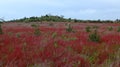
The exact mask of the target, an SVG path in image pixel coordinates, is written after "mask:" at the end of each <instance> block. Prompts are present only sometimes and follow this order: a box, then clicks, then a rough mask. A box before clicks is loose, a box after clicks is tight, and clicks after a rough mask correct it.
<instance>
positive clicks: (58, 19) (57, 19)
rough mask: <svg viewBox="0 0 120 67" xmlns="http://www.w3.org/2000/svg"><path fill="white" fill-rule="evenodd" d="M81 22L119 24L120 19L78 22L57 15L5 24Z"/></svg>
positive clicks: (23, 19) (1, 20) (15, 20)
mask: <svg viewBox="0 0 120 67" xmlns="http://www.w3.org/2000/svg"><path fill="white" fill-rule="evenodd" d="M3 21H4V20H3V19H0V22H3ZM48 21H49V22H83V23H113V22H115V23H120V19H116V20H115V21H112V20H100V19H98V20H80V19H72V18H64V16H58V15H50V14H47V15H44V16H41V17H35V16H33V17H28V18H27V17H24V18H21V19H14V20H10V21H6V22H26V23H27V22H48Z"/></svg>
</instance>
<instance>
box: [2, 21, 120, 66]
mask: <svg viewBox="0 0 120 67" xmlns="http://www.w3.org/2000/svg"><path fill="white" fill-rule="evenodd" d="M1 27H2V32H3V34H0V67H120V29H119V28H120V24H118V23H72V22H71V23H63V22H59V23H47V22H45V23H39V22H38V23H37V22H35V23H12V22H11V23H3V24H1ZM95 31H96V33H95V34H94V32H95ZM92 34H93V35H92ZM96 35H98V36H99V37H96Z"/></svg>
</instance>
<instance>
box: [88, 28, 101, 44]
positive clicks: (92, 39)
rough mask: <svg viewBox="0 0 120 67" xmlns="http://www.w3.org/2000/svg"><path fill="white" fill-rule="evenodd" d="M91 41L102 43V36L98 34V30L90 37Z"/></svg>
mask: <svg viewBox="0 0 120 67" xmlns="http://www.w3.org/2000/svg"><path fill="white" fill-rule="evenodd" d="M89 39H90V40H91V41H93V42H100V36H99V35H98V34H97V30H95V31H94V32H93V33H91V34H90V35H89Z"/></svg>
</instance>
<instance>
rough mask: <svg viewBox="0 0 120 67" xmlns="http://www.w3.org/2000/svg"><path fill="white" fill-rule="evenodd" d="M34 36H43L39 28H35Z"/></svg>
mask: <svg viewBox="0 0 120 67" xmlns="http://www.w3.org/2000/svg"><path fill="white" fill-rule="evenodd" d="M34 34H35V35H36V36H39V35H40V34H41V32H40V30H39V28H35V31H34Z"/></svg>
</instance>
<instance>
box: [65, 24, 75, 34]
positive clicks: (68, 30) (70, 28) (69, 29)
mask: <svg viewBox="0 0 120 67" xmlns="http://www.w3.org/2000/svg"><path fill="white" fill-rule="evenodd" d="M66 31H67V32H73V28H72V27H71V25H70V24H69V25H68V27H67V28H66Z"/></svg>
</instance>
